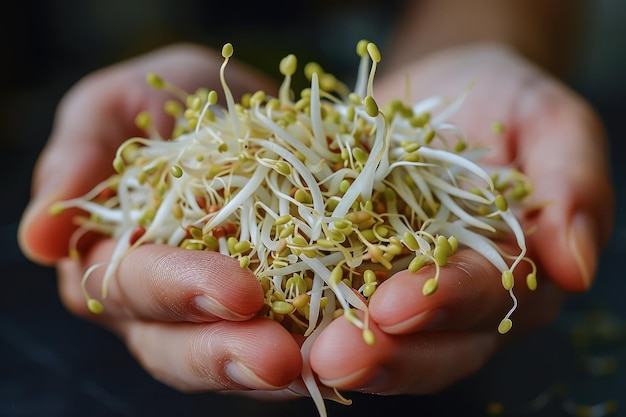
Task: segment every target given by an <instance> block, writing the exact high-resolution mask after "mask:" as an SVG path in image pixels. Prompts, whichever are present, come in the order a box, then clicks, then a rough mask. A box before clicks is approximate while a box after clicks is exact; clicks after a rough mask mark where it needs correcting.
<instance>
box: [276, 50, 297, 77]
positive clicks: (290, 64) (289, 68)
mask: <svg viewBox="0 0 626 417" xmlns="http://www.w3.org/2000/svg"><path fill="white" fill-rule="evenodd" d="M297 66H298V60H297V59H296V56H295V55H293V54H289V55H287V56H286V57H284V58H283V59H282V60H281V61H280V65H279V70H280V73H281V74H282V75H284V76H292V75H293V74H295V72H296V68H297Z"/></svg>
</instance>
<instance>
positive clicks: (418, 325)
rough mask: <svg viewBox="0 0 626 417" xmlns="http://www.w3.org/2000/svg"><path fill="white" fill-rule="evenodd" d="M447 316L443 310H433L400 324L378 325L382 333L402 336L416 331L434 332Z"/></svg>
mask: <svg viewBox="0 0 626 417" xmlns="http://www.w3.org/2000/svg"><path fill="white" fill-rule="evenodd" d="M447 316H448V314H447V313H446V311H445V310H442V309H435V310H427V311H424V312H422V313H419V314H417V315H415V316H413V317H411V318H409V319H407V320H405V321H402V322H400V323H396V324H392V325H387V326H383V325H381V324H379V327H380V329H381V330H382V331H384V332H385V333H389V334H402V333H407V332H414V331H417V330H436V329H437V328H438V327H439V326H440V325H441V324H442V323H443V322H445V320H446V317H447Z"/></svg>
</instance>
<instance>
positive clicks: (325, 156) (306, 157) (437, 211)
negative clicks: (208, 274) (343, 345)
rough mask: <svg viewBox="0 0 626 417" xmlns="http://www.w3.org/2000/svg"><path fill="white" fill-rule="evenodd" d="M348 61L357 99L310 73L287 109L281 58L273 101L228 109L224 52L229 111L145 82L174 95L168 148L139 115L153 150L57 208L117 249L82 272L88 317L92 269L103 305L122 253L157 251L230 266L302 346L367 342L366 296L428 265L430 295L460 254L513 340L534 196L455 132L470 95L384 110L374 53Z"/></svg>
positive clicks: (140, 148)
mask: <svg viewBox="0 0 626 417" xmlns="http://www.w3.org/2000/svg"><path fill="white" fill-rule="evenodd" d="M357 53H358V55H359V56H360V65H359V73H358V77H357V83H356V86H355V88H354V89H353V91H352V90H351V89H349V88H347V87H346V86H345V85H344V84H342V83H341V82H339V81H338V80H337V79H336V78H335V77H334V76H332V75H331V74H328V73H325V72H324V71H323V69H322V68H321V67H320V66H319V65H318V64H315V63H309V64H307V65H306V66H305V68H304V73H305V75H306V76H307V77H308V79H309V80H310V88H306V89H304V90H303V91H302V92H301V93H300V94H299V97H297V96H295V95H294V92H293V91H292V87H291V79H292V76H293V75H294V73H295V72H296V67H297V61H296V57H295V56H293V55H288V56H287V57H285V58H284V59H283V60H282V61H281V62H280V66H279V68H280V72H281V74H282V75H283V76H284V81H283V83H282V85H281V87H280V89H279V93H278V96H277V97H271V96H269V95H267V94H266V93H265V92H263V91H257V92H254V93H250V94H247V95H244V96H243V97H242V98H241V100H240V101H239V102H236V101H235V99H234V97H233V95H232V94H231V92H230V90H229V87H228V85H227V83H226V80H225V78H226V77H225V69H226V66H227V63H228V61H229V59H230V57H231V56H232V54H233V48H232V46H231V45H230V44H226V45H225V46H224V47H223V49H222V55H223V57H224V62H223V65H222V67H221V70H220V80H221V84H222V89H223V94H224V99H225V102H226V106H221V105H219V104H218V93H217V92H216V91H213V90H211V91H208V90H202V89H201V90H198V91H196V92H194V93H190V94H188V93H186V92H182V91H180V89H178V88H177V87H176V86H173V85H171V84H169V83H168V82H167V81H166V80H164V79H162V78H161V77H159V76H158V75H156V74H148V75H147V81H148V83H149V84H150V85H151V86H153V87H154V88H157V89H163V90H168V91H171V92H172V93H173V94H174V95H175V96H177V97H176V100H172V101H167V102H166V103H165V111H166V112H167V113H168V114H170V115H171V116H173V117H174V118H175V119H176V124H175V127H174V130H173V133H172V137H171V138H168V139H163V138H161V137H160V136H159V135H158V134H157V133H156V132H154V129H152V127H151V122H150V120H151V118H150V115H149V114H147V113H141V114H140V115H139V116H138V117H137V124H138V125H139V126H140V127H142V128H144V130H145V131H146V132H147V133H148V134H147V135H146V136H148V137H146V138H143V137H137V138H132V139H129V140H127V141H126V142H125V143H124V144H123V145H122V146H121V147H120V148H119V149H118V152H117V155H116V157H115V159H114V162H113V166H114V168H115V170H116V172H117V174H116V175H113V176H112V177H110V178H109V179H107V180H106V181H104V182H103V183H101V184H100V185H98V186H97V187H96V188H94V189H93V190H92V191H91V192H90V193H89V194H87V195H85V196H83V197H81V198H77V199H73V200H69V201H65V202H61V203H59V204H57V205H56V206H55V207H54V211H55V212H60V211H61V210H63V209H64V208H67V207H78V208H81V209H83V210H84V211H86V212H87V213H88V214H89V215H88V216H84V217H83V218H82V219H80V228H79V231H78V232H77V235H76V236H77V237H76V238H75V240H77V239H79V236H80V233H81V231H87V230H89V231H97V232H100V233H103V234H105V235H109V236H112V237H114V238H115V239H117V241H118V246H117V249H116V251H115V253H114V255H113V258H112V259H111V260H110V262H108V263H107V264H106V265H94V266H93V267H92V268H91V269H90V270H89V271H87V273H86V274H85V279H84V280H83V291H84V293H85V297H86V299H87V303H88V306H89V308H90V309H91V310H92V311H93V312H94V313H99V312H101V311H102V309H103V308H104V307H103V303H102V302H101V301H98V300H96V299H95V298H93V297H92V296H91V295H89V294H88V293H87V291H86V288H85V285H84V282H85V280H86V279H87V277H88V276H89V275H90V274H91V272H92V271H93V268H97V267H101V266H106V268H107V269H106V272H105V278H104V281H103V287H102V298H103V299H104V298H105V297H106V293H107V285H108V282H109V280H110V278H111V276H112V275H113V274H114V273H115V270H116V268H117V267H118V265H119V263H120V262H121V260H122V259H123V257H124V256H125V254H127V253H129V251H131V250H133V249H134V248H136V247H137V246H139V245H141V244H143V243H146V242H155V243H162V244H167V245H172V246H179V247H182V248H186V249H190V250H199V251H216V252H220V253H222V254H224V255H226V256H230V257H233V258H236V259H238V260H239V262H240V265H241V267H242V268H250V269H251V270H252V271H253V272H254V273H255V275H256V277H257V278H258V280H259V282H260V284H261V286H262V287H263V289H264V292H265V308H264V309H263V310H262V311H261V312H260V313H259V314H261V315H265V316H267V317H270V318H273V319H275V320H277V321H280V322H281V323H282V324H283V325H284V326H285V327H286V328H287V329H288V330H289V331H291V332H296V333H300V334H303V335H305V336H311V335H312V334H314V333H316V331H318V330H320V329H322V328H323V327H324V326H325V325H326V324H328V322H329V321H330V320H332V319H333V318H334V317H337V316H339V315H343V316H345V317H346V318H347V319H348V320H349V321H350V322H351V323H353V324H354V325H356V326H358V327H359V328H360V329H362V330H363V338H364V340H365V342H367V343H370V344H371V343H374V342H375V341H374V336H373V333H372V332H371V330H369V328H368V319H367V317H368V315H367V303H368V299H369V297H370V296H371V295H372V294H373V293H374V292H375V291H376V288H377V285H379V284H380V283H381V282H382V281H383V280H385V279H386V277H387V276H388V275H389V274H390V273H391V272H392V271H394V270H396V269H398V268H397V265H402V268H408V269H409V270H410V271H413V272H415V271H418V270H420V268H422V267H423V266H425V265H429V264H433V265H434V266H435V267H434V269H433V270H434V275H433V277H432V278H430V279H429V280H427V281H425V283H424V284H423V293H424V295H425V296H428V295H430V294H432V293H433V292H435V291H436V290H437V284H438V279H439V271H440V268H442V267H444V266H445V265H446V262H447V259H448V257H449V256H451V255H452V254H453V253H454V252H455V251H456V250H457V248H459V247H469V248H471V249H474V250H475V251H477V252H478V253H480V254H482V255H483V256H484V257H485V258H487V259H488V260H489V261H490V262H491V263H492V264H493V265H494V266H495V267H496V268H498V269H499V270H500V271H501V272H502V285H503V286H504V288H505V289H506V290H507V291H508V292H509V293H510V296H511V298H512V300H513V307H512V308H511V310H510V311H509V313H508V314H507V315H506V317H505V318H504V319H503V320H502V322H501V324H500V326H499V331H500V332H502V333H505V332H507V331H508V330H509V329H510V327H511V320H510V316H511V314H512V312H513V311H514V309H515V307H516V304H517V301H516V298H515V296H514V295H513V270H514V269H515V267H516V266H517V265H518V264H519V263H520V262H522V261H524V260H526V261H528V262H530V264H531V265H532V266H533V268H532V272H531V274H529V276H528V280H527V281H528V286H529V287H530V288H531V289H534V288H535V287H536V278H535V268H534V265H533V263H532V261H530V260H528V259H527V258H526V246H525V237H524V233H523V230H522V228H521V226H520V223H519V222H518V220H517V219H516V216H515V215H514V213H513V211H512V209H511V208H510V207H509V203H510V202H514V201H518V200H520V199H522V198H523V197H524V196H526V195H527V194H528V192H529V191H530V187H529V184H528V183H527V181H526V179H525V178H524V177H523V176H522V175H521V174H520V173H519V172H517V171H515V170H501V171H497V172H496V171H493V172H488V170H487V169H485V168H483V167H481V166H479V165H478V164H477V162H476V161H477V159H478V158H480V157H481V156H483V154H484V153H485V150H483V149H473V148H470V147H468V146H467V142H466V138H465V137H464V134H463V132H462V130H461V129H460V128H459V127H457V126H456V125H454V124H452V123H450V122H449V120H450V117H451V116H452V114H453V113H454V112H455V111H456V110H457V109H458V108H459V107H460V106H461V104H462V101H463V98H464V95H462V96H461V97H460V98H458V99H456V100H453V101H447V100H445V99H444V98H439V97H433V98H429V99H427V100H425V101H422V102H419V103H417V104H414V105H409V104H406V103H403V102H401V101H393V102H390V103H388V104H387V106H386V107H384V108H379V107H378V105H377V103H376V101H375V99H374V97H373V78H374V73H375V71H376V65H377V64H378V62H379V61H380V53H379V51H378V49H377V47H376V46H375V45H374V44H373V43H370V42H367V41H361V42H359V43H358V45H357ZM504 234H507V235H513V236H514V237H515V239H516V241H517V245H518V247H519V251H518V253H515V254H508V253H505V252H504V251H503V250H502V249H501V247H500V246H499V245H498V244H497V241H498V239H499V238H500V237H502V236H503V235H504ZM416 285H418V284H417V281H416ZM355 310H362V311H363V312H364V314H363V315H358V314H356V312H355Z"/></svg>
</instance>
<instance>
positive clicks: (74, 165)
mask: <svg viewBox="0 0 626 417" xmlns="http://www.w3.org/2000/svg"><path fill="white" fill-rule="evenodd" d="M221 64H222V57H221V56H220V55H219V53H215V52H213V51H209V50H206V49H204V48H201V47H196V46H190V45H178V46H173V47H167V48H164V49H162V50H158V51H156V52H154V53H150V54H148V55H145V56H142V57H139V58H136V59H133V60H130V61H127V62H123V63H121V64H118V65H115V66H112V67H110V68H106V69H104V70H101V71H98V72H96V73H94V74H91V75H89V76H87V77H86V78H85V79H83V80H82V81H80V82H79V83H78V84H77V85H76V86H75V87H74V88H72V89H71V90H70V92H69V93H68V94H67V95H66V96H65V97H64V98H63V100H62V102H61V103H60V105H59V108H58V113H57V115H56V119H55V124H54V129H53V132H52V135H51V137H50V140H49V142H48V144H47V146H46V147H45V149H44V150H43V152H42V154H41V156H40V158H39V160H38V162H37V165H36V169H35V172H34V178H33V190H32V200H31V202H30V204H29V206H28V207H27V209H26V211H25V213H24V215H23V218H22V220H21V224H20V228H19V242H20V245H21V248H22V250H23V252H24V253H25V254H26V255H27V256H28V257H29V258H30V259H31V260H32V261H34V262H36V263H39V264H43V265H54V266H56V268H57V271H58V280H59V293H60V297H61V299H62V301H63V303H64V304H65V306H66V307H67V308H68V309H69V310H70V311H71V312H73V313H74V314H76V315H78V316H80V317H86V318H89V319H91V320H93V321H96V322H98V323H99V324H101V325H102V326H104V327H106V328H108V329H110V330H111V331H113V332H114V333H116V334H117V335H119V337H121V339H122V340H123V341H124V342H125V344H126V345H127V347H128V349H129V350H130V352H131V353H132V354H133V355H134V356H135V357H136V358H137V360H138V361H139V362H140V363H141V364H142V365H143V366H144V367H145V368H146V370H147V371H148V372H149V373H151V374H152V375H153V376H154V377H156V378H157V379H159V380H161V381H163V382H165V383H167V384H169V385H171V386H173V387H174V388H177V389H180V390H184V391H210V390H250V389H253V390H272V391H279V392H280V390H282V389H283V388H286V387H287V386H288V385H289V384H290V383H291V382H292V381H293V380H294V379H296V378H297V377H298V376H299V375H300V371H301V367H302V362H301V361H302V359H301V356H300V348H299V345H298V343H297V342H296V341H295V339H294V338H293V337H292V335H290V334H289V332H287V331H286V330H285V329H284V328H283V327H281V326H280V325H279V324H278V323H276V322H274V321H271V320H269V319H264V318H260V317H256V316H255V314H256V312H257V311H258V310H259V309H260V308H261V307H262V306H263V292H262V289H261V287H260V285H259V284H258V282H257V280H256V278H255V277H254V275H253V274H252V273H251V272H250V271H248V270H244V269H241V268H240V266H239V264H238V262H236V261H234V260H233V259H230V258H228V257H225V256H223V255H220V254H216V253H209V252H198V251H188V250H184V249H180V248H174V247H168V246H162V245H154V244H147V245H143V246H141V247H139V248H137V249H136V250H134V251H133V252H131V253H130V254H129V255H128V256H127V257H126V258H125V259H124V261H123V262H122V263H121V265H120V268H119V270H118V273H117V274H116V275H115V276H114V278H113V280H112V282H111V285H110V288H109V295H108V297H107V299H106V300H105V302H104V305H105V309H104V313H103V314H101V315H94V314H92V313H90V312H89V310H88V309H87V306H86V301H85V297H84V296H83V293H82V292H81V279H82V276H83V273H84V272H85V270H86V269H87V268H88V267H89V266H91V265H93V264H95V263H98V262H101V261H107V260H109V259H110V258H111V255H112V251H113V248H114V246H115V242H114V241H113V240H112V239H108V238H103V237H100V238H97V239H96V240H95V241H92V242H91V244H90V245H89V246H88V247H83V248H81V254H82V258H81V260H74V259H71V258H69V257H68V248H69V240H70V237H71V235H72V233H73V232H74V230H75V229H76V226H75V225H74V224H73V223H72V216H73V213H72V211H73V210H68V212H67V213H64V214H62V215H60V216H51V215H50V213H49V209H50V206H51V205H52V204H54V203H55V202H58V201H63V200H67V199H71V198H75V197H79V196H81V195H83V194H85V193H86V192H87V191H89V190H90V189H91V188H93V187H94V186H95V185H96V184H98V183H99V182H100V181H102V180H103V179H105V178H107V177H108V176H110V175H111V174H113V169H112V165H111V163H112V161H113V157H114V155H115V151H116V149H117V148H118V146H119V145H120V144H121V143H122V142H123V141H124V140H126V139H128V138H130V137H133V136H137V135H142V134H143V133H142V132H140V131H139V130H138V128H137V127H136V126H135V124H134V119H135V116H136V115H137V114H138V113H139V112H140V111H143V110H148V111H149V112H150V113H151V114H152V115H153V117H154V121H155V124H156V126H157V128H158V129H159V130H160V131H161V132H162V133H163V134H164V136H165V133H166V132H167V129H168V128H171V120H170V118H169V116H166V115H165V114H164V113H163V111H162V105H163V102H164V100H165V99H168V98H171V97H169V96H168V95H167V93H164V92H162V91H155V90H153V89H152V88H151V87H149V86H148V85H147V84H146V82H145V80H144V78H145V75H146V73H148V72H155V73H157V74H159V75H160V76H162V77H163V78H164V79H166V80H168V81H170V82H172V83H173V84H175V85H177V86H179V87H181V88H183V89H186V90H187V91H195V89H196V88H198V87H206V88H213V89H217V90H218V91H221V90H220V89H219V79H218V74H219V68H220V65H221ZM226 77H227V79H228V82H229V85H230V86H231V88H232V90H233V92H234V93H235V94H240V93H242V92H249V91H256V90H257V89H259V88H264V89H266V90H271V89H273V88H274V86H273V83H271V82H270V81H269V80H268V79H267V78H263V77H262V76H260V75H259V74H257V73H255V72H253V71H251V70H250V69H247V68H245V67H244V66H242V65H240V64H237V63H236V62H231V63H229V66H228V68H227V74H226ZM74 214H75V211H74ZM224 277H227V279H224ZM101 278H102V271H101V270H96V271H95V272H94V274H93V275H92V276H91V277H90V279H89V281H88V288H89V289H90V292H91V293H93V294H97V293H98V291H99V281H101ZM267 395H270V394H267ZM285 395H287V394H286V391H285Z"/></svg>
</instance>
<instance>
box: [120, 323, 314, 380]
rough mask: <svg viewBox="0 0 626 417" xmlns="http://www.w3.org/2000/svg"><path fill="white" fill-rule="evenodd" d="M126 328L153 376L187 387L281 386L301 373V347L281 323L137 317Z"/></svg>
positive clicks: (133, 349)
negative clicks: (143, 319) (182, 321)
mask: <svg viewBox="0 0 626 417" xmlns="http://www.w3.org/2000/svg"><path fill="white" fill-rule="evenodd" d="M121 334H122V335H123V338H124V339H125V341H126V344H127V346H128V348H129V349H130V351H131V353H132V354H133V355H134V356H135V357H136V358H137V360H138V361H139V362H140V364H141V365H142V366H143V367H144V369H146V370H147V371H148V372H149V373H150V374H151V375H152V376H154V377H155V378H157V379H158V380H160V381H162V382H164V383H166V384H168V385H170V386H172V387H175V388H177V389H179V390H182V391H189V392H193V391H213V390H249V389H254V390H271V391H275V390H281V389H284V388H286V387H287V386H288V385H289V384H290V383H291V382H292V381H293V380H294V379H296V378H297V377H298V375H299V374H300V371H301V367H302V360H301V356H300V348H299V347H298V345H297V343H296V342H295V341H294V339H293V338H292V337H291V336H290V335H289V333H288V332H287V331H286V330H285V329H284V328H282V327H281V326H280V325H279V324H278V323H276V322H274V321H272V320H269V319H264V318H255V319H253V320H249V321H246V322H240V323H233V322H227V321H220V322H216V323H210V324H180V323H179V324H164V323H145V322H132V323H130V324H128V325H126V327H125V328H124V329H122V330H121Z"/></svg>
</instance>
